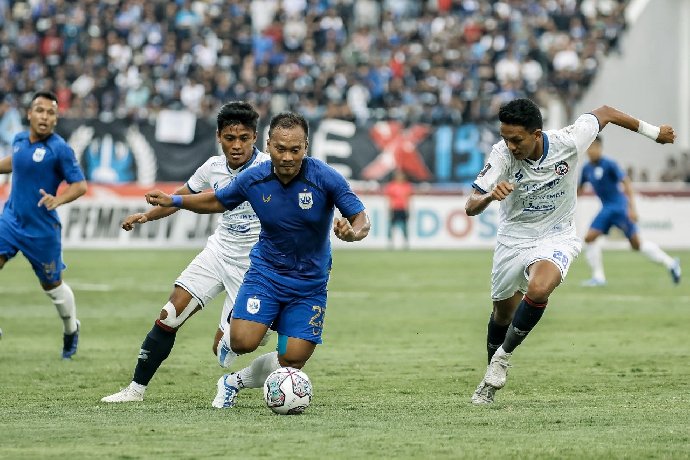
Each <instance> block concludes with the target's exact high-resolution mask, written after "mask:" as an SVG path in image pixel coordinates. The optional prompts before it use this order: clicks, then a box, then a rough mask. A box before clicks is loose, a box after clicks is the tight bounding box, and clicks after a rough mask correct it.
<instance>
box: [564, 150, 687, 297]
mask: <svg viewBox="0 0 690 460" xmlns="http://www.w3.org/2000/svg"><path fill="white" fill-rule="evenodd" d="M587 156H588V157H589V162H588V163H587V164H585V165H584V166H583V168H582V173H581V174H580V183H579V185H578V189H577V192H578V195H579V194H581V193H582V191H583V189H584V186H585V184H587V183H589V184H591V186H592V188H593V189H594V193H596V195H597V197H599V199H600V200H601V205H602V207H601V210H600V211H599V214H597V216H596V217H595V218H594V221H593V222H592V224H591V225H590V227H589V230H587V234H586V235H585V246H584V250H585V256H586V258H587V262H588V263H589V266H590V268H591V269H592V278H591V279H589V280H587V281H585V282H584V283H583V284H584V285H585V286H603V285H605V284H606V276H605V274H604V264H603V261H602V255H601V245H600V244H599V243H600V242H601V240H600V239H598V238H599V237H600V236H601V235H607V234H608V233H609V230H610V229H611V227H618V228H619V229H620V230H621V231H622V232H623V233H624V234H625V237H626V238H627V239H628V241H629V242H630V246H631V247H632V248H633V249H634V250H635V251H640V252H641V253H642V254H644V255H645V256H647V258H648V259H650V260H652V261H653V262H656V263H659V264H662V265H663V266H664V267H666V269H667V270H668V271H669V273H670V274H671V279H672V280H673V282H674V283H676V284H678V283H679V282H680V275H681V268H680V260H679V259H674V258H672V257H671V256H669V255H668V254H666V253H665V252H664V251H662V250H661V248H659V246H658V245H657V244H656V243H653V242H651V241H649V240H642V239H640V235H639V232H638V228H637V225H636V222H637V211H636V209H635V200H634V196H633V189H632V184H631V180H630V178H629V177H627V175H626V174H625V173H624V172H623V170H622V169H621V168H620V167H619V166H618V164H616V162H615V161H613V160H612V159H610V158H607V157H605V156H603V155H602V140H601V137H597V138H596V139H595V140H594V142H593V143H592V145H591V146H590V147H589V148H588V149H587Z"/></svg>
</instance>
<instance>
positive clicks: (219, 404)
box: [211, 374, 240, 409]
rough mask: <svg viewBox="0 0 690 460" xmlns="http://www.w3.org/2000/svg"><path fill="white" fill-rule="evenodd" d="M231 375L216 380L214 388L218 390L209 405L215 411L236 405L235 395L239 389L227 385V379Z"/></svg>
mask: <svg viewBox="0 0 690 460" xmlns="http://www.w3.org/2000/svg"><path fill="white" fill-rule="evenodd" d="M231 375H232V374H225V375H222V376H221V377H220V378H219V379H218V383H217V384H216V387H217V389H218V391H217V393H216V397H215V398H213V402H211V405H212V406H213V407H215V408H217V409H224V408H227V407H233V406H234V405H235V403H237V394H238V393H239V392H240V390H239V388H237V387H236V386H233V385H229V384H228V383H227V378H228V377H230V376H231Z"/></svg>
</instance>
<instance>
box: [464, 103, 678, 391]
mask: <svg viewBox="0 0 690 460" xmlns="http://www.w3.org/2000/svg"><path fill="white" fill-rule="evenodd" d="M498 119H499V120H500V122H501V124H500V134H501V138H502V139H501V141H500V142H497V143H496V144H494V145H493V147H492V149H491V153H490V154H489V158H488V161H487V163H486V164H485V165H484V168H483V169H482V170H481V171H480V172H479V174H478V175H477V179H476V180H475V181H474V183H473V184H472V186H473V188H474V189H475V190H474V191H473V193H472V195H470V196H469V198H468V199H467V203H466V204H465V211H466V212H467V215H468V216H475V215H478V214H480V213H481V212H483V211H484V210H485V209H486V208H487V207H488V206H489V205H490V204H491V203H492V202H494V201H498V202H499V224H498V230H497V237H496V249H495V250H494V258H493V267H492V270H491V300H492V302H493V309H492V312H491V316H490V317H489V324H488V327H487V338H486V350H487V353H488V358H489V364H488V366H487V368H486V372H485V374H484V378H483V379H482V380H481V382H480V383H479V385H478V386H477V389H476V390H475V392H474V394H473V395H472V402H473V403H474V404H490V403H492V402H493V401H494V396H495V394H496V391H497V390H500V389H501V388H503V387H504V386H505V384H506V379H507V375H508V367H509V366H510V364H509V361H510V358H511V356H512V354H513V351H514V350H515V349H516V348H517V347H518V346H519V345H520V344H521V343H522V342H523V340H525V338H526V337H527V335H528V334H530V332H531V331H532V330H533V329H534V327H535V326H536V325H537V323H538V322H539V320H540V319H541V317H542V315H543V314H544V311H545V310H546V306H547V304H548V302H549V297H550V296H551V294H552V293H553V291H554V290H555V289H556V288H557V287H558V286H559V285H560V284H561V282H563V280H564V279H565V277H566V276H567V274H568V270H569V268H570V264H571V263H572V261H573V259H575V257H577V255H578V254H579V252H580V248H581V242H580V239H579V238H578V237H577V234H576V233H575V226H574V222H573V220H574V215H575V204H576V189H577V180H578V179H577V175H576V174H575V171H576V169H577V162H578V159H579V156H580V154H584V152H585V151H586V150H587V148H588V147H589V146H590V144H591V143H592V142H593V141H594V139H595V138H596V137H597V135H598V134H599V131H601V130H602V129H604V127H606V126H607V125H608V124H614V125H618V126H621V127H623V128H626V129H628V130H631V131H636V132H638V133H640V134H642V135H643V136H645V137H648V138H649V139H652V140H654V141H656V142H658V143H660V144H666V143H673V142H674V141H675V139H676V134H675V132H674V130H673V127H671V126H669V125H662V126H653V125H651V124H649V123H647V122H645V121H642V120H638V119H637V118H634V117H632V116H630V115H628V114H626V113H623V112H621V111H619V110H616V109H614V108H613V107H609V106H606V105H604V106H602V107H599V108H597V109H595V110H593V111H592V112H589V113H585V114H582V115H580V116H579V117H578V119H577V120H575V122H574V123H573V124H572V125H570V126H566V127H564V128H561V129H556V130H546V131H545V130H543V122H542V116H541V112H540V110H539V107H538V106H537V105H536V104H535V103H534V102H533V101H531V100H529V99H515V100H513V101H510V102H508V103H507V104H505V105H503V106H502V107H501V109H500V110H499V113H498Z"/></svg>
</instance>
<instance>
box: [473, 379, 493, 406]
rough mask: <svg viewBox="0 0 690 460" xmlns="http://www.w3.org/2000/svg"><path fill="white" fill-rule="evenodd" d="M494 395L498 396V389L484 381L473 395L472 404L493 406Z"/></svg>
mask: <svg viewBox="0 0 690 460" xmlns="http://www.w3.org/2000/svg"><path fill="white" fill-rule="evenodd" d="M494 394H496V388H494V387H492V386H491V385H489V384H487V383H486V381H484V380H483V379H482V381H481V382H480V383H479V386H478V387H477V389H476V390H474V394H472V404H491V403H492V402H494Z"/></svg>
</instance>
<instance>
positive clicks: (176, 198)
mask: <svg viewBox="0 0 690 460" xmlns="http://www.w3.org/2000/svg"><path fill="white" fill-rule="evenodd" d="M170 198H172V204H173V206H175V207H176V208H181V207H182V196H181V195H170Z"/></svg>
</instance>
